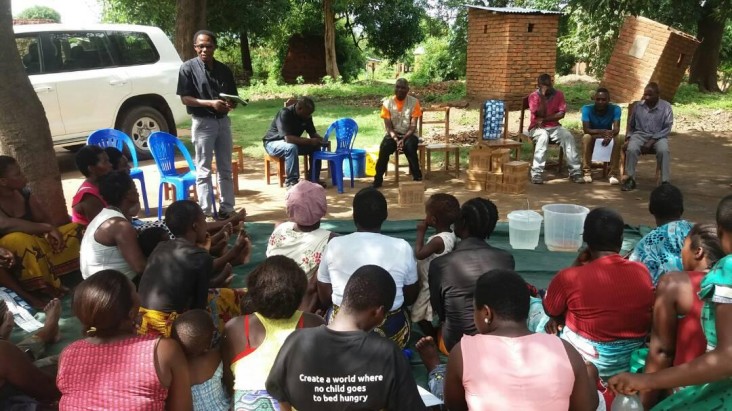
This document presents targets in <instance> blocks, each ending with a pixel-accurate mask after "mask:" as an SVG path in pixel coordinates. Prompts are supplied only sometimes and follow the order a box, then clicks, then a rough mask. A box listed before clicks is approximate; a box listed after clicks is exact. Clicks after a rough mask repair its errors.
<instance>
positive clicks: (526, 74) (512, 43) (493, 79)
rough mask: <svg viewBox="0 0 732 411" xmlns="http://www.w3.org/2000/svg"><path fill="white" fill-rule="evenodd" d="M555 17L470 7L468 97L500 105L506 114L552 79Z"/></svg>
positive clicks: (554, 14) (550, 13) (549, 13)
mask: <svg viewBox="0 0 732 411" xmlns="http://www.w3.org/2000/svg"><path fill="white" fill-rule="evenodd" d="M560 14H561V13H559V12H555V11H543V10H531V9H518V8H499V7H480V6H468V65H467V71H466V83H467V94H468V97H471V98H475V99H478V100H485V99H489V98H494V99H500V100H504V101H506V102H507V103H508V105H509V109H510V110H519V109H521V99H522V98H523V97H524V96H526V95H528V94H529V93H530V92H531V91H533V90H535V89H536V77H537V76H538V75H539V74H541V73H549V74H550V75H552V76H553V75H554V70H555V67H556V59H557V31H558V29H559V15H560Z"/></svg>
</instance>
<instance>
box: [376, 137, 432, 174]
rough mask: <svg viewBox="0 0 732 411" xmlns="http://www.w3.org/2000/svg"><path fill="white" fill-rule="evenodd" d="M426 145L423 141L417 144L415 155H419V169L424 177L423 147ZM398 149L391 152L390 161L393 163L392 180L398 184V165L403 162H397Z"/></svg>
mask: <svg viewBox="0 0 732 411" xmlns="http://www.w3.org/2000/svg"><path fill="white" fill-rule="evenodd" d="M426 147H427V145H426V144H425V143H422V142H420V143H419V144H418V145H417V157H419V169H420V170H421V171H422V177H423V178H424V177H425V171H424V166H425V164H424V161H425V157H426V156H425V151H426V150H425V149H426ZM399 154H400V153H399V151H395V152H394V154H392V157H391V163H392V164H394V182H395V183H397V184H399V167H400V166H402V165H403V164H399ZM388 171H389V169H388V167H387V170H386V171H385V172H384V175H386V174H387V173H388Z"/></svg>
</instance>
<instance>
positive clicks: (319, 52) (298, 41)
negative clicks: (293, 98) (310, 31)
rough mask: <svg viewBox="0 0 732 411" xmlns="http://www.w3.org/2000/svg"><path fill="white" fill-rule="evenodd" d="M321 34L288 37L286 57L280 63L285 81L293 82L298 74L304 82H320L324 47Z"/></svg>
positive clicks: (323, 73)
mask: <svg viewBox="0 0 732 411" xmlns="http://www.w3.org/2000/svg"><path fill="white" fill-rule="evenodd" d="M323 44H324V40H323V36H301V35H299V34H298V35H294V36H292V37H290V40H289V42H288V47H287V57H285V63H284V64H283V65H282V78H283V79H284V80H285V82H286V83H289V84H294V83H295V82H296V80H297V77H298V76H302V77H303V80H305V83H320V81H321V79H322V78H323V76H325V74H326V72H325V47H324V46H323Z"/></svg>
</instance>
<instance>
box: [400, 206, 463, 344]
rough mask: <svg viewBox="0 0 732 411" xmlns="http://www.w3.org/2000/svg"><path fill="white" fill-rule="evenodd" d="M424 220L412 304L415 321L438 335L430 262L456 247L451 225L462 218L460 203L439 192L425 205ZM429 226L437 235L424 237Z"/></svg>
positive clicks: (416, 250) (420, 227)
mask: <svg viewBox="0 0 732 411" xmlns="http://www.w3.org/2000/svg"><path fill="white" fill-rule="evenodd" d="M424 209H425V214H426V215H425V219H424V220H422V221H420V222H419V223H417V240H416V243H415V245H414V256H415V257H416V258H417V260H418V261H417V270H418V271H419V282H420V290H419V296H417V301H415V303H414V305H413V306H412V315H411V316H412V322H415V323H417V324H418V325H419V327H420V328H421V329H422V332H423V333H424V334H425V335H428V336H432V337H435V338H436V337H437V332H436V330H435V328H434V327H433V326H432V306H431V305H430V286H429V281H428V279H427V273H428V272H429V269H430V261H432V260H434V259H435V258H436V257H440V256H443V255H445V254H447V253H449V252H450V251H452V249H453V248H454V247H455V242H456V241H457V238H456V237H455V233H453V232H452V230H451V228H450V227H451V226H452V224H453V223H454V222H455V221H456V220H457V219H458V218H459V217H460V203H459V202H458V200H457V198H455V197H454V196H452V195H450V194H444V193H437V194H433V195H431V196H430V198H429V199H427V202H426V203H425V205H424ZM427 227H434V228H435V231H436V234H435V235H433V236H431V237H429V238H428V239H427V243H426V244H425V241H424V236H425V232H426V231H427Z"/></svg>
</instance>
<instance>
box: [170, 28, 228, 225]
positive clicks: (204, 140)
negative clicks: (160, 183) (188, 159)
mask: <svg viewBox="0 0 732 411" xmlns="http://www.w3.org/2000/svg"><path fill="white" fill-rule="evenodd" d="M193 47H194V48H195V49H196V53H197V54H198V57H194V58H192V59H190V60H188V61H186V62H185V63H183V65H182V66H181V67H180V72H179V74H178V91H177V94H178V95H179V96H180V99H181V101H182V102H183V104H185V105H186V109H187V110H188V114H190V115H191V117H192V118H193V124H192V125H191V139H192V141H193V145H194V147H195V149H196V159H195V161H196V192H197V194H198V202H199V204H200V205H201V208H202V209H203V212H204V214H206V216H211V215H213V203H212V201H214V199H213V195H212V194H213V187H212V185H211V163H212V161H213V158H214V155H215V156H216V168H217V173H216V174H217V175H218V179H219V181H218V183H219V193H220V195H221V205H220V207H219V213H218V214H219V218H220V219H226V218H228V217H229V216H230V215H231V214H232V213H234V201H235V200H234V181H233V180H232V174H231V151H232V145H233V142H232V139H231V120H230V119H229V117H228V114H229V111H231V110H233V109H234V107H235V106H236V102H233V101H231V100H225V99H223V98H221V97H220V94H221V93H224V94H229V95H235V96H236V95H238V93H237V91H236V83H235V82H234V75H233V74H232V73H231V70H230V69H229V68H228V67H226V65H224V64H223V63H221V62H219V61H216V59H214V52H215V51H216V35H215V34H213V33H212V32H210V31H208V30H199V31H197V32H196V34H195V35H194V36H193Z"/></svg>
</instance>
